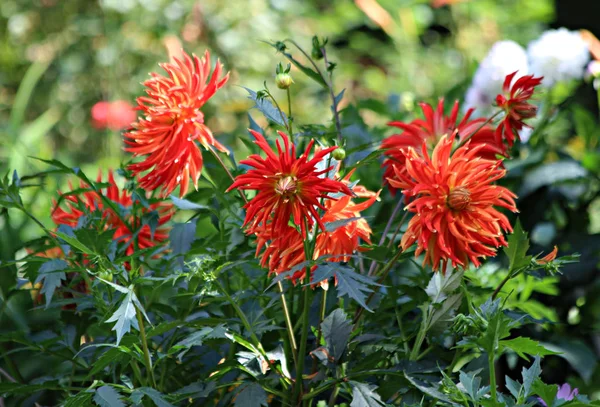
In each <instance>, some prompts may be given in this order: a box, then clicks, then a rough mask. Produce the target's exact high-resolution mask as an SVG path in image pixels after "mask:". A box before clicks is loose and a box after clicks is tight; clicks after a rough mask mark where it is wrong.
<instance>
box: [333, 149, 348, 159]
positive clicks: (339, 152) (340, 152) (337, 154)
mask: <svg viewBox="0 0 600 407" xmlns="http://www.w3.org/2000/svg"><path fill="white" fill-rule="evenodd" d="M331 156H332V157H333V158H335V159H336V160H338V161H342V160H343V159H344V158H346V150H344V149H343V148H342V147H338V148H336V149H335V150H333V152H332V153H331Z"/></svg>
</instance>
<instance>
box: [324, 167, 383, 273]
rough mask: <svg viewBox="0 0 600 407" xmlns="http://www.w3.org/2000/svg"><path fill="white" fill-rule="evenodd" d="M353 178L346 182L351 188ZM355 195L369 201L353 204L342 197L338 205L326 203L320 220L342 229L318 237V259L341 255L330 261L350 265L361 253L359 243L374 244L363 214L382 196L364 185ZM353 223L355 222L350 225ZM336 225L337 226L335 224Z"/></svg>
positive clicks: (356, 186)
mask: <svg viewBox="0 0 600 407" xmlns="http://www.w3.org/2000/svg"><path fill="white" fill-rule="evenodd" d="M349 181H350V174H348V176H346V177H345V178H344V182H345V183H346V184H349V183H350V182H349ZM352 192H353V193H354V195H355V196H356V197H357V198H366V200H364V201H362V202H360V203H354V201H353V198H352V197H350V196H343V197H341V198H340V199H338V200H337V201H334V200H331V199H328V200H326V201H325V207H326V208H327V209H326V211H325V213H324V214H323V217H322V218H321V220H322V221H323V223H324V224H325V226H327V224H334V223H333V222H340V223H341V224H342V225H341V226H339V227H335V226H334V227H333V228H332V231H331V232H329V231H327V228H326V230H325V231H322V232H321V233H319V234H318V235H317V242H316V246H315V257H314V258H315V259H317V258H319V257H320V256H324V255H339V256H336V257H333V258H330V259H328V261H348V260H349V259H350V257H349V255H350V254H353V253H354V252H356V251H357V250H360V247H359V246H360V240H362V241H363V242H365V243H367V244H371V227H370V226H369V223H368V222H367V220H366V219H365V218H362V217H361V214H360V213H361V212H362V211H364V210H366V209H368V208H369V207H370V206H371V205H373V203H375V201H376V200H377V199H378V198H379V192H377V193H375V192H372V191H369V190H367V189H366V188H365V187H363V186H361V185H355V186H354V187H353V188H352ZM349 219H353V220H352V221H348V220H349ZM334 225H335V224H334Z"/></svg>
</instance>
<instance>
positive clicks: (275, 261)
mask: <svg viewBox="0 0 600 407" xmlns="http://www.w3.org/2000/svg"><path fill="white" fill-rule="evenodd" d="M343 181H344V183H346V184H349V176H348V177H346V178H345V179H344V180H343ZM352 191H353V192H354V193H355V195H356V197H358V198H366V199H365V200H364V201H362V202H360V203H354V202H353V200H352V198H351V197H350V196H343V197H341V198H339V199H338V200H332V199H326V200H325V207H326V211H325V213H324V214H323V217H322V218H321V221H322V222H323V223H324V224H328V223H331V222H344V221H347V222H346V223H343V224H342V225H341V226H339V227H337V228H335V229H333V230H332V231H331V232H328V231H327V230H324V231H320V232H319V234H318V235H317V242H316V247H315V253H314V257H313V259H317V258H319V257H321V256H327V255H333V257H331V258H327V261H348V260H349V256H350V255H351V254H353V253H354V252H356V251H357V250H360V247H359V245H360V241H361V240H362V241H364V242H365V243H367V244H370V243H371V240H370V238H371V228H370V227H369V224H368V223H367V221H366V220H365V219H364V218H361V211H364V210H366V209H367V208H369V207H370V206H371V205H372V204H373V203H374V202H375V201H376V200H377V198H378V196H379V193H375V192H371V191H368V190H367V189H366V188H364V187H363V186H360V185H356V186H354V187H353V188H352ZM256 236H257V248H256V257H259V256H260V257H261V265H262V266H263V267H268V268H269V271H270V272H271V273H276V274H279V273H282V272H285V271H288V270H290V269H292V268H293V267H294V266H296V265H298V264H300V263H302V262H304V261H305V259H306V256H305V253H304V238H303V237H302V234H301V233H300V232H299V231H298V230H297V229H295V228H293V227H291V226H289V225H286V226H285V227H284V229H283V231H279V230H278V231H277V232H273V231H272V229H271V228H270V227H262V226H260V227H259V228H258V230H257V231H256ZM263 249H264V252H263V253H262V255H261V254H260V252H261V251H262V250H263ZM305 272H306V270H305V269H301V270H298V271H296V272H295V273H294V274H293V276H292V277H291V279H292V280H293V281H296V280H298V279H303V278H304V275H305V274H304V273H305Z"/></svg>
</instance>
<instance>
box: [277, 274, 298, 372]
mask: <svg viewBox="0 0 600 407" xmlns="http://www.w3.org/2000/svg"><path fill="white" fill-rule="evenodd" d="M277 287H278V288H279V292H280V293H281V306H282V307H283V314H284V316H285V326H286V328H287V331H288V335H289V337H290V345H291V346H292V356H293V357H294V364H297V363H298V345H297V344H296V337H295V336H294V327H293V325H292V319H291V318H290V310H289V308H288V305H287V301H286V300H285V294H284V291H283V284H282V283H281V281H278V282H277Z"/></svg>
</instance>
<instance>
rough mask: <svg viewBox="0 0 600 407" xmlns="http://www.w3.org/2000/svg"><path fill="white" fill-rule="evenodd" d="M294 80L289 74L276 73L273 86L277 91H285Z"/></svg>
mask: <svg viewBox="0 0 600 407" xmlns="http://www.w3.org/2000/svg"><path fill="white" fill-rule="evenodd" d="M292 83H294V80H293V79H292V76H291V75H290V74H289V73H278V74H277V76H276V77H275V84H276V85H277V87H278V88H279V89H287V88H289V87H290V86H292Z"/></svg>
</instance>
